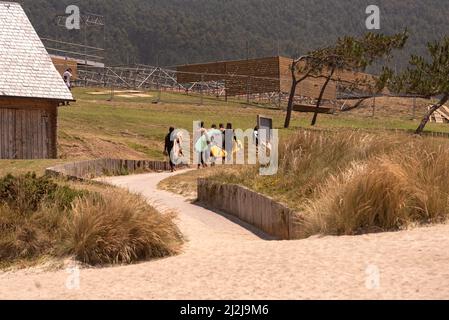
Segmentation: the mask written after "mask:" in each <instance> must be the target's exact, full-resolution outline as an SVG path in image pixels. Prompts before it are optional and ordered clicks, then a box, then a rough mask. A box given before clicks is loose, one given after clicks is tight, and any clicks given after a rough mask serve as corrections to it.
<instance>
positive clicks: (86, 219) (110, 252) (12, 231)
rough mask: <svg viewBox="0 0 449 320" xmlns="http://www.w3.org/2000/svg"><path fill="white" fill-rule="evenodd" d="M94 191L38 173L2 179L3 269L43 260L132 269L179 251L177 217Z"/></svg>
mask: <svg viewBox="0 0 449 320" xmlns="http://www.w3.org/2000/svg"><path fill="white" fill-rule="evenodd" d="M90 189H91V190H83V189H80V188H79V187H78V188H73V187H72V186H70V185H66V184H64V183H63V182H55V181H54V180H52V179H50V178H48V177H37V176H36V175H34V174H26V175H21V176H17V177H14V176H11V175H8V176H6V177H4V178H2V179H0V266H1V267H9V266H12V265H16V264H21V265H26V262H27V261H29V262H32V261H36V260H39V259H41V258H43V257H51V258H64V257H75V259H77V260H78V261H80V262H82V263H86V264H89V265H111V264H127V263H134V262H138V261H145V260H149V259H153V258H161V257H164V256H169V255H173V254H176V253H178V252H179V250H180V248H181V244H182V242H183V239H182V235H181V233H180V231H179V230H178V228H177V227H176V225H175V224H174V222H173V219H174V215H173V214H172V213H164V214H162V213H160V212H158V211H157V210H156V209H154V208H153V207H151V206H150V205H149V204H147V203H146V202H145V200H144V199H143V198H142V197H140V196H138V195H133V194H130V193H128V192H126V191H124V190H119V189H115V188H108V189H104V188H90Z"/></svg>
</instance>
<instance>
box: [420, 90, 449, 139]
mask: <svg viewBox="0 0 449 320" xmlns="http://www.w3.org/2000/svg"><path fill="white" fill-rule="evenodd" d="M448 100H449V94H445V95H444V96H443V98H441V100H440V102H438V103H437V104H434V105H433V106H432V107H431V108H430V109H429V111H428V112H427V113H426V115H425V116H424V118H423V119H422V121H421V123H420V125H419V127H418V129H416V131H415V134H422V133H423V131H424V128H425V127H426V125H427V123H428V122H429V120H430V117H431V116H432V114H433V113H434V112H435V111H437V110H438V109H440V108H441V106H442V105H444V104H445V103H446V102H447V101H448Z"/></svg>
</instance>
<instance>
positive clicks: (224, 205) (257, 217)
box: [198, 179, 301, 240]
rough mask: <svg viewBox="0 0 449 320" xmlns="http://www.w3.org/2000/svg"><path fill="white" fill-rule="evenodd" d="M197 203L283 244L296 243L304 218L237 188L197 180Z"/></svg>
mask: <svg viewBox="0 0 449 320" xmlns="http://www.w3.org/2000/svg"><path fill="white" fill-rule="evenodd" d="M198 201H199V202H200V203H202V204H204V205H206V206H207V207H210V208H212V209H216V210H219V211H223V212H225V213H227V214H230V215H232V216H235V217H237V218H239V219H240V220H242V221H244V222H246V223H248V224H250V225H252V226H254V227H256V228H257V229H259V230H261V231H263V232H265V233H266V234H268V235H270V236H273V237H275V238H277V239H281V240H292V239H297V238H298V236H299V229H300V225H301V216H300V215H299V214H298V213H297V212H295V211H293V210H291V209H289V208H288V207H287V206H285V205H284V204H281V203H279V202H276V201H275V200H273V199H271V198H269V197H267V196H264V195H262V194H259V193H257V192H254V191H251V190H249V189H247V188H245V187H242V186H239V185H234V184H223V183H219V182H215V181H212V180H210V179H198Z"/></svg>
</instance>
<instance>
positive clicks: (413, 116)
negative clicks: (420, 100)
mask: <svg viewBox="0 0 449 320" xmlns="http://www.w3.org/2000/svg"><path fill="white" fill-rule="evenodd" d="M415 119H416V97H413V113H412V120H415Z"/></svg>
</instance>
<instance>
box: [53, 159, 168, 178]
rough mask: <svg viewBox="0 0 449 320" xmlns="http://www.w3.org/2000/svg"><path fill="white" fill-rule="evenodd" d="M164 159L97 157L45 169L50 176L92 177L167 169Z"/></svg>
mask: <svg viewBox="0 0 449 320" xmlns="http://www.w3.org/2000/svg"><path fill="white" fill-rule="evenodd" d="M169 170H170V165H169V164H168V162H165V161H149V160H122V159H97V160H86V161H79V162H73V163H67V164H63V165H59V166H55V167H52V168H48V169H47V170H46V174H47V175H50V176H64V177H67V178H70V179H77V180H83V179H93V178H98V177H101V176H113V175H126V174H132V173H136V172H146V171H148V172H152V171H169Z"/></svg>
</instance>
